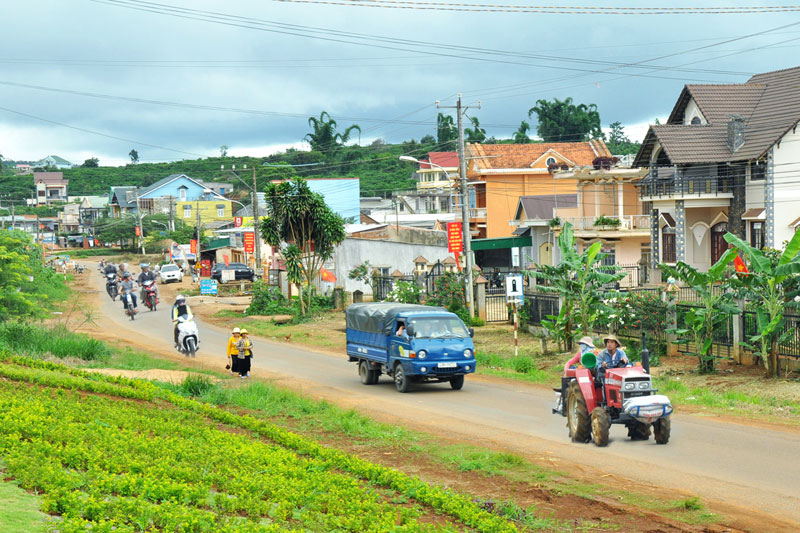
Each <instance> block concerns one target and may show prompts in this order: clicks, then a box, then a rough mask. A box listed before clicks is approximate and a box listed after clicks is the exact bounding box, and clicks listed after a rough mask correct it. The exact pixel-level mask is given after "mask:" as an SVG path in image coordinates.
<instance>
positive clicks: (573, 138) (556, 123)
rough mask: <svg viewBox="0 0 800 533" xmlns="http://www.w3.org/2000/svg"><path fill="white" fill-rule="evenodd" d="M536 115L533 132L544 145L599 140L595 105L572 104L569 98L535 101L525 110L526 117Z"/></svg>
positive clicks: (601, 135)
mask: <svg viewBox="0 0 800 533" xmlns="http://www.w3.org/2000/svg"><path fill="white" fill-rule="evenodd" d="M534 114H535V115H536V117H537V119H538V124H537V126H536V132H537V133H538V134H539V137H541V138H542V139H543V140H544V142H578V141H585V140H589V139H602V138H603V137H604V134H603V130H602V128H601V127H600V113H599V112H598V111H597V106H596V105H595V104H589V105H586V104H577V105H576V104H573V103H572V98H569V97H568V98H567V99H566V100H564V101H561V100H559V99H558V98H554V99H553V101H552V102H550V101H548V100H537V101H536V105H535V106H533V107H532V108H530V109H529V110H528V116H529V117H531V118H532V117H533V115H534Z"/></svg>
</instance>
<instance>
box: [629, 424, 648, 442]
mask: <svg viewBox="0 0 800 533" xmlns="http://www.w3.org/2000/svg"><path fill="white" fill-rule="evenodd" d="M628 436H629V437H630V438H631V440H649V439H650V424H644V423H642V422H635V423H634V425H632V426H630V427H629V428H628Z"/></svg>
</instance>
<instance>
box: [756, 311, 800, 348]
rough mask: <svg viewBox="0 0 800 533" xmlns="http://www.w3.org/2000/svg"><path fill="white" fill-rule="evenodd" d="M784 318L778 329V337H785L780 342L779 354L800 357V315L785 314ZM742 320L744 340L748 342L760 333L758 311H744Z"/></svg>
mask: <svg viewBox="0 0 800 533" xmlns="http://www.w3.org/2000/svg"><path fill="white" fill-rule="evenodd" d="M783 319H784V322H783V324H782V325H781V326H780V327H779V329H778V331H777V334H778V338H779V339H780V338H782V339H783V341H782V342H779V343H778V355H783V356H786V357H794V358H795V359H800V315H793V314H785V315H783ZM741 320H742V335H743V337H744V339H743V340H744V341H745V342H748V341H749V339H750V338H752V337H754V336H756V335H758V320H757V318H756V312H755V311H743V312H742V314H741ZM787 333H788V335H787Z"/></svg>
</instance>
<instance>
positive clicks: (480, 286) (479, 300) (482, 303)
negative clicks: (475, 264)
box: [475, 275, 489, 322]
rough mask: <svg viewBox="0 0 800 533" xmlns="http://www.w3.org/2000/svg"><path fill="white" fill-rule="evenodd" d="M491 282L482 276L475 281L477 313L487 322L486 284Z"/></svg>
mask: <svg viewBox="0 0 800 533" xmlns="http://www.w3.org/2000/svg"><path fill="white" fill-rule="evenodd" d="M487 283H489V280H487V279H486V278H484V277H483V276H482V275H478V277H477V279H476V280H475V293H476V294H475V311H476V312H477V314H478V317H479V318H480V319H481V320H483V321H484V322H486V284H487Z"/></svg>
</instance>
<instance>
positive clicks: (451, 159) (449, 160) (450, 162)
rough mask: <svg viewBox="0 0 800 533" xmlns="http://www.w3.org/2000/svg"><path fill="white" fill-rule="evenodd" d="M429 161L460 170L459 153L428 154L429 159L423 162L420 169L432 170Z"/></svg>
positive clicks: (420, 163)
mask: <svg viewBox="0 0 800 533" xmlns="http://www.w3.org/2000/svg"><path fill="white" fill-rule="evenodd" d="M429 161H430V162H432V163H433V164H434V165H439V166H440V167H444V168H458V152H428V159H423V160H421V161H420V162H419V168H420V169H429V168H431V166H430V164H428V162H429Z"/></svg>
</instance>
